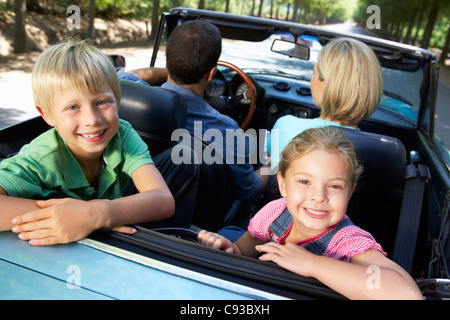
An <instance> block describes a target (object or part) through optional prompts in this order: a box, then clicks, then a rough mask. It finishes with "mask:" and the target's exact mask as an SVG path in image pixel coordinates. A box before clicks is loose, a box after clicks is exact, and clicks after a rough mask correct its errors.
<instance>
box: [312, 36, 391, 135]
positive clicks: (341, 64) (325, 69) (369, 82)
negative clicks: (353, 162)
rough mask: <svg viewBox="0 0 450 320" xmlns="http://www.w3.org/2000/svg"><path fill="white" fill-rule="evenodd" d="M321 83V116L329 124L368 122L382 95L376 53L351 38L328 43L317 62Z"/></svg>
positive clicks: (379, 69) (350, 124)
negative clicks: (322, 81)
mask: <svg viewBox="0 0 450 320" xmlns="http://www.w3.org/2000/svg"><path fill="white" fill-rule="evenodd" d="M317 68H318V69H319V77H320V80H326V83H325V92H324V95H323V99H322V105H321V106H320V107H321V113H322V115H323V116H324V117H329V118H330V119H331V121H335V122H339V123H340V124H342V125H347V126H355V125H357V124H358V122H360V121H361V120H362V119H365V118H369V117H370V116H371V115H372V113H373V112H374V111H375V109H376V108H377V107H378V105H379V103H380V99H381V95H382V94H383V76H382V72H381V66H380V63H379V61H378V59H377V57H376V56H375V53H374V52H373V51H372V49H370V48H369V47H368V46H367V45H366V44H364V43H362V42H360V41H358V40H355V39H350V38H337V39H333V40H331V41H330V42H329V43H327V44H326V45H325V46H324V47H323V48H322V50H321V51H320V52H319V56H318V58H317Z"/></svg>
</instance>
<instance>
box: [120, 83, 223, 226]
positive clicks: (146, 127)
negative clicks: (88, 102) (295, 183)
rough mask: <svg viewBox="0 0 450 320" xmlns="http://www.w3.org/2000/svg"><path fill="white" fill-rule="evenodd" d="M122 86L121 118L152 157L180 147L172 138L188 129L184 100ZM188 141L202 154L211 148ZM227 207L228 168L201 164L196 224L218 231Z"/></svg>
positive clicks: (132, 85)
mask: <svg viewBox="0 0 450 320" xmlns="http://www.w3.org/2000/svg"><path fill="white" fill-rule="evenodd" d="M120 86H121V89H122V99H121V102H120V107H119V117H120V118H121V119H124V120H127V121H128V122H130V123H131V125H132V126H133V128H134V129H135V130H136V131H137V132H138V133H139V135H140V136H141V138H142V139H143V140H144V141H145V142H146V143H147V144H148V146H149V149H150V153H151V155H152V156H154V155H157V154H159V153H161V152H162V151H165V150H167V149H168V148H171V147H173V146H174V145H175V144H177V143H178V141H172V140H171V137H172V133H173V131H174V130H176V129H179V128H185V125H186V120H187V106H186V102H185V100H184V98H183V97H182V96H181V95H179V94H177V93H176V92H173V91H170V90H166V89H163V88H160V87H150V86H146V85H143V84H138V83H133V82H126V81H122V82H121V83H120ZM186 132H187V131H186ZM191 139H192V140H191ZM189 141H192V142H191V145H190V146H191V148H192V149H194V147H193V146H194V144H195V143H199V145H201V146H202V149H201V152H203V151H204V149H205V148H208V144H207V143H205V142H204V141H202V139H201V138H199V137H195V136H193V135H190V139H187V140H186V141H184V140H183V142H184V143H189ZM188 146H189V145H188ZM202 158H203V157H202ZM191 163H192V162H191ZM213 207H215V209H214V210H212V208H213ZM228 207H229V203H228V198H227V183H226V173H225V166H224V165H221V164H206V163H204V162H203V163H201V166H200V177H199V186H198V190H197V201H196V207H195V213H194V217H193V223H194V224H196V225H198V226H200V227H202V228H205V229H208V230H212V231H217V230H219V229H220V228H221V227H222V225H223V221H224V216H225V214H226V211H227V209H228Z"/></svg>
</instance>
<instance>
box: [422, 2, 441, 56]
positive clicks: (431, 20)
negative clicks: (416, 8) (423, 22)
mask: <svg viewBox="0 0 450 320" xmlns="http://www.w3.org/2000/svg"><path fill="white" fill-rule="evenodd" d="M438 10H439V3H438V0H434V1H433V4H432V5H431V9H430V15H429V16H428V22H427V26H426V27H425V31H424V33H423V38H422V43H421V47H422V48H425V49H428V47H429V46H430V40H431V35H432V33H433V28H434V24H435V23H436V18H437V14H438Z"/></svg>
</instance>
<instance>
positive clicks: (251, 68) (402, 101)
mask: <svg viewBox="0 0 450 320" xmlns="http://www.w3.org/2000/svg"><path fill="white" fill-rule="evenodd" d="M275 39H285V40H291V41H292V40H293V39H294V37H293V36H292V35H291V34H288V33H279V34H274V35H272V36H271V37H269V38H268V39H266V40H264V41H262V42H250V41H237V40H229V39H224V40H223V44H222V55H221V57H220V59H221V60H224V61H228V62H231V63H232V64H235V65H236V66H238V67H240V68H242V69H243V70H244V71H245V72H247V73H250V74H251V73H269V72H280V71H281V72H284V73H286V74H288V75H293V76H301V77H304V78H306V79H307V80H311V79H312V77H313V75H314V71H313V68H314V65H315V64H316V63H317V55H318V54H319V51H320V49H321V48H322V46H321V45H320V43H319V42H318V41H317V38H314V37H305V36H302V37H301V38H300V40H298V42H300V41H301V42H302V43H307V44H308V45H309V46H310V59H309V60H308V61H305V60H300V59H297V58H291V57H289V56H285V55H282V54H279V53H276V52H272V51H271V46H272V43H273V41H274V40H275ZM382 72H383V87H384V95H383V97H382V100H381V103H380V107H381V108H385V109H388V110H390V111H393V112H395V113H398V114H400V115H403V116H406V117H407V118H409V119H411V120H413V121H414V122H416V121H417V115H418V110H419V106H420V96H419V91H420V85H421V83H422V78H423V74H422V73H423V70H422V68H419V69H418V70H417V71H415V72H408V71H401V70H394V69H388V68H382Z"/></svg>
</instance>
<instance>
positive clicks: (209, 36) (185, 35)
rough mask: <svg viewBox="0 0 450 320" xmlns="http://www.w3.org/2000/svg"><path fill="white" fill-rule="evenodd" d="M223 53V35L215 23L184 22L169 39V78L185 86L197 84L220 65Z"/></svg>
mask: <svg viewBox="0 0 450 320" xmlns="http://www.w3.org/2000/svg"><path fill="white" fill-rule="evenodd" d="M221 52H222V35H221V34H220V31H219V29H218V28H217V27H216V26H215V25H213V24H211V23H209V22H206V21H201V20H194V21H188V22H185V23H182V24H181V25H179V26H177V27H176V28H175V29H174V31H173V32H172V33H171V35H170V37H169V41H168V42H167V48H166V58H167V69H168V71H169V74H170V77H171V78H172V79H173V80H174V81H175V82H177V83H178V84H182V85H183V84H194V83H198V82H199V81H200V80H201V78H202V77H204V76H205V74H206V73H207V72H208V71H209V70H211V69H212V68H213V67H215V66H216V65H217V61H218V60H219V57H220V54H221Z"/></svg>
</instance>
